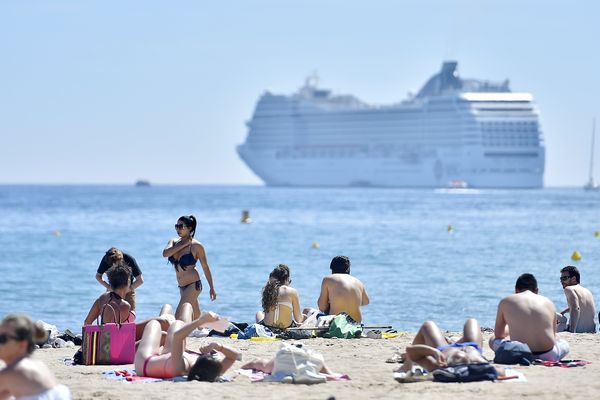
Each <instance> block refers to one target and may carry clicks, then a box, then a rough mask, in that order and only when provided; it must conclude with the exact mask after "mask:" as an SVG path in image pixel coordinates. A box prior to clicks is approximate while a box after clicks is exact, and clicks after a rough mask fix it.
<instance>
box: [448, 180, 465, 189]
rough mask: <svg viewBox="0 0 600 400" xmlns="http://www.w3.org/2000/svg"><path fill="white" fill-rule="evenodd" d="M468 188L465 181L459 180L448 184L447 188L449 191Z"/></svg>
mask: <svg viewBox="0 0 600 400" xmlns="http://www.w3.org/2000/svg"><path fill="white" fill-rule="evenodd" d="M468 187H469V184H468V183H467V181H463V180H460V179H455V180H452V181H450V182H448V188H450V189H466V188H468Z"/></svg>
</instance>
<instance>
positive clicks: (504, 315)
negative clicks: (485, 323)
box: [495, 290, 556, 352]
mask: <svg viewBox="0 0 600 400" xmlns="http://www.w3.org/2000/svg"><path fill="white" fill-rule="evenodd" d="M555 314H556V311H555V308H554V304H553V303H552V302H551V301H550V300H549V299H547V298H546V297H544V296H541V295H539V294H535V293H532V292H531V291H529V290H526V291H524V292H521V293H516V294H512V295H510V296H507V297H505V298H504V299H502V301H500V304H499V305H498V314H497V316H496V329H495V333H496V334H495V336H496V339H503V338H506V337H507V336H510V340H516V341H519V342H522V343H527V345H529V348H530V349H531V351H533V352H543V351H548V350H550V349H552V347H553V346H554V344H555V333H554V327H555V325H556V322H555ZM505 328H507V329H506V330H505ZM503 331H504V332H503Z"/></svg>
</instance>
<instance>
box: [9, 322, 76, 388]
mask: <svg viewBox="0 0 600 400" xmlns="http://www.w3.org/2000/svg"><path fill="white" fill-rule="evenodd" d="M47 338H48V333H47V332H46V331H45V330H44V328H43V327H42V326H40V325H39V324H37V323H34V322H33V321H31V319H30V318H29V317H27V316H25V315H9V316H7V317H6V318H4V320H2V323H1V324H0V360H2V361H4V362H5V363H6V367H5V368H4V369H3V370H1V371H0V399H8V398H11V396H14V397H16V398H17V399H19V398H23V399H55V400H69V399H71V393H70V391H69V388H67V387H66V386H64V385H59V384H58V383H57V382H56V379H55V378H54V375H52V372H50V370H49V369H48V367H46V365H44V363H42V362H41V361H38V360H34V359H32V358H31V357H30V355H31V353H32V352H33V350H34V348H35V345H36V344H41V343H45V342H46V340H47Z"/></svg>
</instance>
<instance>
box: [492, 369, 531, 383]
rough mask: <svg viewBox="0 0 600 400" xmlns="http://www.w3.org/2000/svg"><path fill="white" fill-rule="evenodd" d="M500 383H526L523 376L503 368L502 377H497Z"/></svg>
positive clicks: (519, 372)
mask: <svg viewBox="0 0 600 400" xmlns="http://www.w3.org/2000/svg"><path fill="white" fill-rule="evenodd" d="M498 380H499V381H500V382H527V378H525V374H524V373H522V372H521V371H517V370H516V369H514V368H508V367H507V368H504V375H503V376H498Z"/></svg>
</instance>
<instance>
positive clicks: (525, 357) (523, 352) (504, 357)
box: [494, 341, 535, 365]
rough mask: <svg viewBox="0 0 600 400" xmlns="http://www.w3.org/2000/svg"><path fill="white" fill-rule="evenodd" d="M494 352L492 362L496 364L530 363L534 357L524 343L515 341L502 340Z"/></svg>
mask: <svg viewBox="0 0 600 400" xmlns="http://www.w3.org/2000/svg"><path fill="white" fill-rule="evenodd" d="M495 353H496V355H495V356H494V362H495V363H496V364H509V365H514V364H520V365H531V363H532V362H533V360H534V358H535V357H534V356H533V354H532V353H531V349H530V348H529V346H528V345H527V344H526V343H521V342H517V341H506V342H502V343H501V344H500V346H498V348H497V349H496V352H495Z"/></svg>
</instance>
